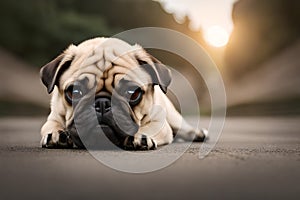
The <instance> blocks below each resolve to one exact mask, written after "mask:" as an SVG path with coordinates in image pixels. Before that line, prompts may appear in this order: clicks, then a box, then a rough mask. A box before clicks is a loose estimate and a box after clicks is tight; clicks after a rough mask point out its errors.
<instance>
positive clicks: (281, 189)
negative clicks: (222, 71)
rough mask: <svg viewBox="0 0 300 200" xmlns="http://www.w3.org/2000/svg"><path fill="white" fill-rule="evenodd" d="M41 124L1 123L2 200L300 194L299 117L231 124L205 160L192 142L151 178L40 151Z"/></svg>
mask: <svg viewBox="0 0 300 200" xmlns="http://www.w3.org/2000/svg"><path fill="white" fill-rule="evenodd" d="M43 120H44V119H3V118H2V119H0V134H1V140H0V198H1V199H5V200H6V199H42V200H44V199H73V200H76V199H127V198H128V199H151V200H153V199H281V200H282V199H299V196H300V123H299V122H300V118H273V119H272V118H228V119H227V122H226V126H225V129H224V131H223V133H222V135H221V138H220V140H219V143H218V144H217V146H216V147H215V148H214V149H213V151H212V152H211V153H210V154H209V156H208V157H206V158H205V159H203V160H199V159H198V151H199V147H200V145H199V144H193V145H192V146H191V147H190V148H189V149H188V150H187V151H186V152H185V153H184V155H183V156H182V157H181V158H180V159H178V160H177V161H176V162H175V163H173V164H172V165H170V166H169V167H166V168H164V169H161V170H159V171H156V172H152V173H146V174H128V173H124V172H118V171H116V170H113V169H111V168H109V167H106V166H104V165H103V164H101V163H100V162H98V161H97V160H96V159H94V158H93V157H92V156H91V155H90V154H89V153H88V152H87V151H84V150H48V149H41V148H40V147H39V133H38V132H39V128H40V126H41V124H42V122H43ZM204 121H205V120H204ZM206 122H207V120H206ZM182 146H184V144H182V143H175V144H172V145H171V146H170V148H168V151H167V150H162V152H161V158H162V159H164V158H167V157H168V156H169V155H172V153H174V152H176V151H178V149H180V148H182ZM107 153H111V152H109V151H108V152H107Z"/></svg>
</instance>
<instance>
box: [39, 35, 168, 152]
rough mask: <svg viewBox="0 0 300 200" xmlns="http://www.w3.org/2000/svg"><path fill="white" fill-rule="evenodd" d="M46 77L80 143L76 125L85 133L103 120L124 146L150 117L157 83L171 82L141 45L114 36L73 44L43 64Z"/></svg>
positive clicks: (54, 100) (109, 133)
mask: <svg viewBox="0 0 300 200" xmlns="http://www.w3.org/2000/svg"><path fill="white" fill-rule="evenodd" d="M41 78H42V81H43V83H44V84H45V86H46V87H47V89H48V92H49V93H52V92H53V97H52V107H53V106H55V107H56V109H57V110H59V115H60V117H61V118H64V120H65V128H66V129H67V130H68V131H69V132H70V134H71V136H72V139H73V141H74V142H75V144H76V145H77V146H80V147H81V146H82V145H83V144H82V143H81V140H80V139H79V137H78V135H77V128H78V127H77V128H76V125H77V126H80V124H82V126H84V127H85V130H86V133H88V132H91V131H94V130H95V128H96V127H99V125H100V126H101V128H102V130H103V132H104V133H105V135H107V136H108V137H109V138H110V140H111V141H112V142H113V143H115V144H116V145H120V143H119V142H120V141H123V139H124V137H126V136H127V135H134V134H135V133H136V132H137V131H138V129H139V127H140V126H141V125H142V124H143V120H145V117H149V116H148V115H149V112H150V111H149V110H150V109H151V107H152V105H153V102H154V99H153V98H154V95H153V92H154V86H155V85H159V86H160V88H161V90H162V91H163V92H166V89H167V87H168V85H169V84H170V82H171V76H170V71H169V70H168V69H167V68H166V67H165V66H163V65H162V64H161V63H159V61H157V60H156V59H155V58H153V57H152V56H150V55H149V54H148V53H146V51H145V50H144V49H142V48H141V47H140V46H138V45H134V46H131V45H129V44H127V43H125V42H123V41H121V40H118V39H111V38H110V39H107V38H96V39H92V40H88V41H85V42H83V43H81V44H80V45H78V46H74V45H71V46H70V47H69V48H68V49H67V50H66V51H65V52H64V53H63V54H61V55H60V56H58V57H57V58H56V59H55V60H53V61H52V62H50V63H48V64H47V65H45V66H44V67H43V68H42V69H41ZM95 116H96V119H97V120H96V122H95V120H93V119H94V118H95ZM75 124H76V125H75ZM82 137H84V136H82V135H81V138H82ZM87 137H88V136H87Z"/></svg>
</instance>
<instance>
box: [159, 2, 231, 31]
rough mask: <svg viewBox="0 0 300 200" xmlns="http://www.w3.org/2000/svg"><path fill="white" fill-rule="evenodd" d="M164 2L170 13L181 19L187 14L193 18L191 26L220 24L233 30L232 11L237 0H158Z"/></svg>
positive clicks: (205, 26) (206, 26)
mask: <svg viewBox="0 0 300 200" xmlns="http://www.w3.org/2000/svg"><path fill="white" fill-rule="evenodd" d="M157 1H160V2H162V3H163V5H165V6H164V8H165V9H166V11H167V12H169V13H174V14H175V16H176V18H177V20H178V21H180V20H182V18H183V17H184V15H185V14H187V15H188V16H190V18H191V19H192V25H191V27H192V28H193V29H195V28H199V27H201V28H203V29H204V31H205V30H208V29H209V27H212V26H216V25H217V26H220V27H222V28H224V29H225V30H226V31H227V32H228V33H231V31H232V26H233V25H232V20H231V11H232V5H233V3H234V2H235V1H236V0H157Z"/></svg>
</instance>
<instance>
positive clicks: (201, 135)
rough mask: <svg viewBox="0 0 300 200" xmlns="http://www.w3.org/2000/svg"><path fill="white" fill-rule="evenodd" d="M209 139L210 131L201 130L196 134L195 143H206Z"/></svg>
mask: <svg viewBox="0 0 300 200" xmlns="http://www.w3.org/2000/svg"><path fill="white" fill-rule="evenodd" d="M207 139H208V130H207V129H205V128H202V129H201V130H197V131H196V133H195V138H194V140H193V141H194V142H204V141H205V140H207Z"/></svg>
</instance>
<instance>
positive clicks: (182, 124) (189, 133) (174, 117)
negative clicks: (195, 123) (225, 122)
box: [163, 95, 208, 142]
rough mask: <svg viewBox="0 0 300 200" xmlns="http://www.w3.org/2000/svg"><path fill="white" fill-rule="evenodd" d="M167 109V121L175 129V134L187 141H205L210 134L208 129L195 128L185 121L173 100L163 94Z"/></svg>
mask: <svg viewBox="0 0 300 200" xmlns="http://www.w3.org/2000/svg"><path fill="white" fill-rule="evenodd" d="M163 98H164V101H165V102H166V103H165V106H166V110H167V121H168V123H169V124H170V126H171V128H172V129H173V132H174V136H175V135H176V136H177V137H178V138H182V139H184V140H186V141H196V142H203V141H204V139H205V138H206V137H207V135H208V131H207V130H206V129H201V130H198V129H195V128H194V127H192V126H191V125H190V124H189V123H187V122H186V121H185V119H184V118H183V117H182V115H181V114H180V113H179V112H178V111H177V110H176V108H175V107H174V105H173V104H172V102H171V101H170V100H169V99H168V97H167V96H166V95H163Z"/></svg>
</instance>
